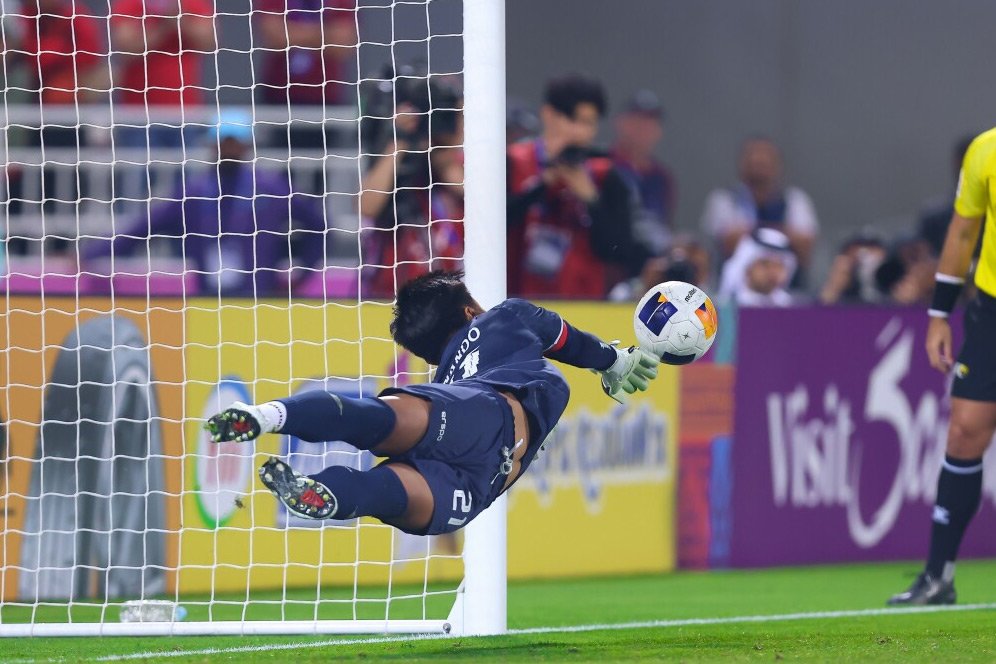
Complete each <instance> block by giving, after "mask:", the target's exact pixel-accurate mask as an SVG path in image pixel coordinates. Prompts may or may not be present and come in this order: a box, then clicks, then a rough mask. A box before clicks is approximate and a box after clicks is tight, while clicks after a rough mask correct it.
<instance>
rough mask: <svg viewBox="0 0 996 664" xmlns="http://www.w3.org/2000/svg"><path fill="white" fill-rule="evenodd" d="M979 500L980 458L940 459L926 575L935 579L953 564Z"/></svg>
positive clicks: (980, 495) (980, 483) (947, 457)
mask: <svg viewBox="0 0 996 664" xmlns="http://www.w3.org/2000/svg"><path fill="white" fill-rule="evenodd" d="M981 500H982V459H969V460H965V459H955V458H952V457H950V456H945V457H944V465H943V466H942V467H941V476H940V477H939V478H938V480H937V500H936V501H935V503H934V514H933V521H934V523H933V527H932V528H931V532H930V554H929V555H928V557H927V572H928V573H929V574H930V575H931V576H932V577H934V578H935V579H939V578H941V577H942V576H944V572H945V567H946V566H947V564H948V563H951V564H954V561H955V558H956V557H957V556H958V547H959V546H961V538H962V536H963V535H964V534H965V529H966V528H967V527H968V524H969V522H970V521H971V520H972V517H974V516H975V513H976V512H977V511H978V510H979V503H980V502H981Z"/></svg>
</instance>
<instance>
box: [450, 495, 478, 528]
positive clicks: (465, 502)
mask: <svg viewBox="0 0 996 664" xmlns="http://www.w3.org/2000/svg"><path fill="white" fill-rule="evenodd" d="M473 502H474V497H473V496H471V495H470V493H468V492H467V491H464V490H463V489H457V490H456V491H454V492H453V511H454V512H463V513H464V514H467V513H469V512H470V509H471V506H472V505H473ZM465 523H467V517H463V518H462V519H458V518H456V517H455V516H451V517H450V520H449V525H451V526H456V527H458V528H459V527H460V526H462V525H463V524H465Z"/></svg>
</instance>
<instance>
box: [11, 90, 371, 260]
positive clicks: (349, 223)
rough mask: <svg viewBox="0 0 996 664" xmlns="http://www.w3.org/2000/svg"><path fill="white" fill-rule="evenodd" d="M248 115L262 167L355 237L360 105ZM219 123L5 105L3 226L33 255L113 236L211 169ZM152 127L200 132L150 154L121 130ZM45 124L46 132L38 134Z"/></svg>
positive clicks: (154, 110) (149, 113) (127, 109)
mask: <svg viewBox="0 0 996 664" xmlns="http://www.w3.org/2000/svg"><path fill="white" fill-rule="evenodd" d="M242 110H244V111H245V112H246V113H247V114H248V117H251V118H252V121H253V148H254V155H255V160H256V164H257V168H260V169H267V170H274V171H278V172H281V173H284V174H286V175H288V176H289V177H290V178H291V182H292V183H293V184H294V187H295V190H296V191H297V192H300V193H304V194H310V195H314V196H316V197H319V198H321V199H322V204H323V208H324V211H325V214H326V219H328V223H329V228H332V229H338V230H341V231H343V232H344V233H346V234H351V233H355V232H356V231H357V228H358V219H357V214H356V207H357V206H356V199H357V196H358V194H359V190H360V177H361V169H362V162H361V159H362V155H360V154H359V151H358V149H357V143H358V119H357V116H356V112H355V109H352V108H345V107H304V108H298V107H295V108H293V109H291V108H288V107H279V106H276V107H274V106H255V107H242ZM217 117H218V109H217V108H212V107H210V106H203V107H193V108H189V107H187V108H182V109H181V108H159V107H149V108H145V107H136V106H121V105H117V106H112V105H108V104H100V105H93V106H78V107H77V106H40V105H37V104H21V105H10V106H5V107H3V108H2V110H0V123H2V125H0V159H2V161H0V164H3V177H0V224H2V231H3V233H4V236H5V237H7V238H11V239H17V238H23V239H24V240H28V241H27V242H22V243H21V244H22V245H23V246H26V247H28V251H29V252H40V251H41V250H42V249H41V247H42V243H41V242H37V241H34V242H32V241H31V240H40V239H43V238H46V237H56V238H62V239H63V240H65V241H66V242H73V241H75V240H77V239H79V238H85V237H108V236H110V235H112V234H113V233H114V232H115V229H118V231H119V232H120V229H122V228H124V227H125V225H126V224H128V223H129V221H130V220H131V219H132V218H134V217H135V216H136V215H138V214H140V213H142V212H143V211H144V210H145V209H146V206H147V205H148V204H149V202H150V201H151V202H152V203H153V204H154V203H155V201H156V199H161V198H166V197H170V196H172V195H173V192H174V191H175V189H176V185H177V182H178V181H179V178H180V177H181V174H182V172H183V171H184V170H188V171H190V170H196V169H206V168H209V167H211V165H212V164H213V163H214V152H215V149H216V147H215V146H216V139H214V137H213V135H212V131H213V128H214V127H215V126H216V124H217ZM148 126H160V127H175V128H179V127H185V128H187V129H189V130H190V131H188V133H189V134H193V135H194V136H192V137H191V140H186V138H185V139H184V142H183V143H182V146H181V147H157V146H152V147H151V148H149V147H147V146H142V145H138V146H136V145H135V144H134V141H133V140H132V141H125V140H123V139H122V135H121V132H122V131H128V130H132V131H135V130H138V129H141V128H144V127H148ZM42 127H44V132H48V133H47V134H45V133H42V132H41V131H39V129H40V128H42ZM53 130H55V131H56V132H58V131H61V132H62V134H61V136H59V135H56V137H57V138H58V139H61V140H53V139H52V136H53V134H52V131H53ZM302 131H303V132H308V131H311V134H310V135H306V136H305V139H306V140H307V138H308V136H310V137H311V140H310V141H308V143H310V144H309V145H306V146H299V144H292V141H291V139H292V137H295V136H296V138H297V140H298V142H300V140H301V137H300V135H299V132H302ZM196 134H199V136H198V135H196ZM67 138H68V140H67ZM77 141H78V144H77ZM67 142H68V143H69V144H71V147H67V146H66V145H65V143H67ZM53 144H55V145H53ZM323 144H324V145H323ZM333 235H338V234H333ZM330 250H331V251H332V252H333V253H334V254H336V255H344V256H345V255H350V254H355V250H356V242H355V240H353V241H344V242H333V243H332V246H331V247H330Z"/></svg>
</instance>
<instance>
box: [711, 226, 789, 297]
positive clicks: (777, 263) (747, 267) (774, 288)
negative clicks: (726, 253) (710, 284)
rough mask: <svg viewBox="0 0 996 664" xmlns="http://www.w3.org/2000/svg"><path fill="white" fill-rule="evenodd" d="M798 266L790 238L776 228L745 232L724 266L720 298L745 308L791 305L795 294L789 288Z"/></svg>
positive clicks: (720, 284)
mask: <svg viewBox="0 0 996 664" xmlns="http://www.w3.org/2000/svg"><path fill="white" fill-rule="evenodd" d="M796 267H797V261H796V257H795V254H794V253H792V247H791V245H790V243H789V238H788V236H786V235H785V234H784V233H782V232H781V231H777V230H775V229H773V228H758V229H756V230H755V231H754V232H753V233H751V234H750V235H745V236H743V238H741V240H740V242H739V243H738V244H737V248H736V250H735V251H734V252H733V255H732V256H730V259H729V260H728V261H726V263H725V264H724V265H723V273H722V275H721V276H720V282H719V297H718V299H719V300H720V301H723V302H734V303H736V304H737V305H739V306H742V307H787V306H790V305H792V303H793V301H792V296H791V295H790V294H789V292H788V290H786V287H787V286H788V284H789V282H790V281H791V280H792V277H793V275H794V274H795V270H796Z"/></svg>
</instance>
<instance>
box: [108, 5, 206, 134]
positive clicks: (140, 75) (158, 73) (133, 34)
mask: <svg viewBox="0 0 996 664" xmlns="http://www.w3.org/2000/svg"><path fill="white" fill-rule="evenodd" d="M110 6H111V18H110V21H111V47H112V51H113V52H114V53H115V55H116V56H117V57H118V58H121V59H122V60H123V61H122V62H120V72H121V73H120V79H119V80H115V87H116V88H118V89H119V90H120V101H121V102H122V103H124V104H126V105H130V106H139V107H141V108H145V107H150V106H151V107H156V106H163V107H170V108H182V107H183V106H191V105H199V104H202V103H203V102H204V91H203V80H204V56H205V54H206V52H210V51H213V50H214V48H215V33H214V7H213V3H211V2H209V1H208V0H112V1H111V5H110ZM118 69H119V65H118V64H116V65H115V71H118ZM127 124H137V123H127ZM184 139H186V140H187V141H191V140H193V137H192V136H191V135H190V134H189V133H187V134H186V135H185V134H184V132H183V131H182V128H181V127H180V122H179V119H178V120H177V121H176V122H169V123H157V122H153V123H152V124H151V125H150V126H149V127H148V128H147V129H146V127H134V126H133V127H131V128H130V130H129V131H123V132H120V134H119V139H118V140H120V141H121V142H122V143H123V144H126V145H129V146H132V147H141V146H144V145H146V144H148V145H150V146H152V147H181V146H182V145H183V142H184Z"/></svg>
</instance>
